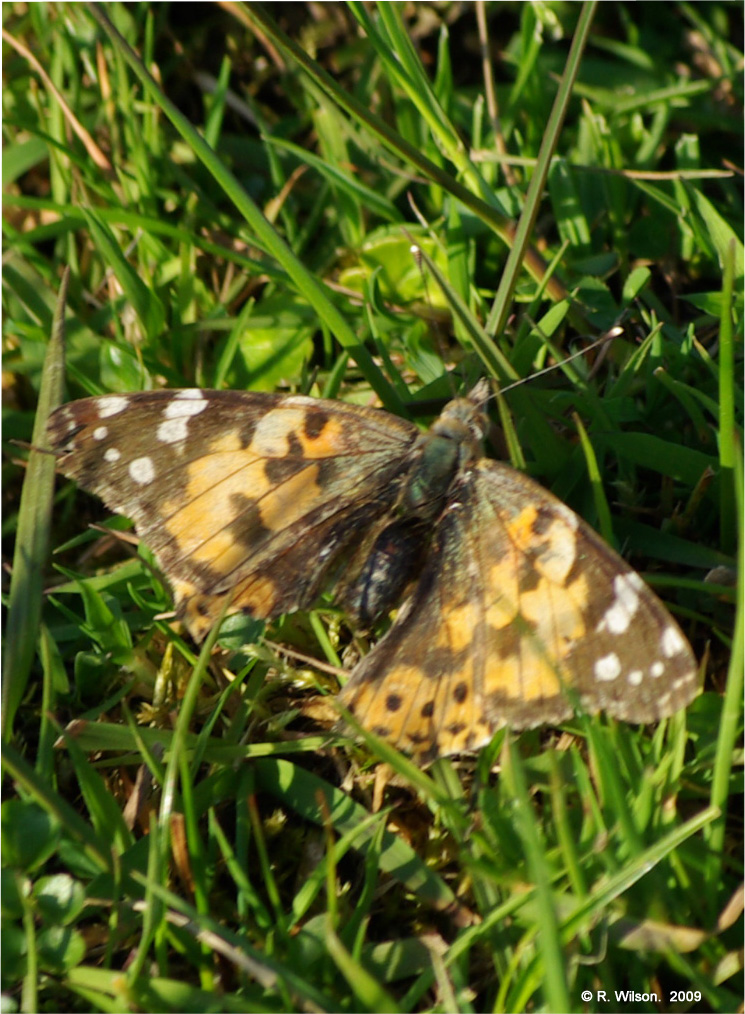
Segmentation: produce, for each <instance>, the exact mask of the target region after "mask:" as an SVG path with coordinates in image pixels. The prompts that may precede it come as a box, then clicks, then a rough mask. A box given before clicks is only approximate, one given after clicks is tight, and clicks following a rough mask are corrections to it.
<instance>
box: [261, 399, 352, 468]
mask: <svg viewBox="0 0 745 1014" xmlns="http://www.w3.org/2000/svg"><path fill="white" fill-rule="evenodd" d="M309 418H312V414H311V413H310V411H309V410H308V409H305V408H302V407H298V408H282V409H279V408H278V409H274V410H273V411H272V412H267V413H266V415H264V416H263V417H262V418H261V419H259V421H258V423H257V424H256V429H255V430H254V433H253V437H252V439H251V444H250V447H249V450H250V451H252V452H253V453H254V454H257V455H259V456H260V457H264V458H284V457H286V456H288V455H290V454H291V453H292V452H291V445H292V443H293V442H296V443H298V444H300V446H301V447H302V450H303V456H304V457H307V458H309V459H313V458H332V457H334V456H335V455H337V454H340V453H342V452H343V451H344V450H345V448H346V446H347V441H345V440H344V439H343V438H344V430H343V427H342V423H341V421H340V420H339V419H337V418H336V417H334V416H328V417H327V419H326V420H325V422H324V425H323V426H322V427H321V429H320V431H319V432H318V433H317V434H309V433H307V432H306V423H307V422H308V420H309Z"/></svg>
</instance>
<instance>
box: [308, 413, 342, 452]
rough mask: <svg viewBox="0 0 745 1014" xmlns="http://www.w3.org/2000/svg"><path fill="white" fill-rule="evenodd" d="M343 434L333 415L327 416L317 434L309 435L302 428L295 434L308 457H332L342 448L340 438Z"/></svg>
mask: <svg viewBox="0 0 745 1014" xmlns="http://www.w3.org/2000/svg"><path fill="white" fill-rule="evenodd" d="M343 436H344V430H343V427H342V424H341V421H340V420H339V419H337V418H336V417H335V416H329V418H328V419H327V420H326V422H325V423H324V425H323V428H322V429H321V431H320V432H319V433H317V434H314V435H309V434H308V433H305V432H304V431H302V430H301V431H300V432H298V434H297V438H298V440H299V441H300V443H301V444H302V445H303V451H304V452H305V454H306V455H307V457H309V458H333V457H334V455H336V454H338V453H339V452H340V450H341V449H342V446H343V445H342V441H341V439H340V438H342V437H343Z"/></svg>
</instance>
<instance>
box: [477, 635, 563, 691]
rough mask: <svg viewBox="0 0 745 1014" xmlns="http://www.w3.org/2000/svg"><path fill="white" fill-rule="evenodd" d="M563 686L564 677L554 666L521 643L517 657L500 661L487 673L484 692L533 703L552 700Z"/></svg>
mask: <svg viewBox="0 0 745 1014" xmlns="http://www.w3.org/2000/svg"><path fill="white" fill-rule="evenodd" d="M566 682H567V679H566V675H565V674H564V673H563V672H559V670H558V668H557V666H556V665H554V664H552V663H551V661H550V660H549V659H548V658H547V657H546V656H545V655H542V654H540V653H539V652H538V651H536V650H535V649H534V648H533V647H532V646H531V645H530V643H529V642H527V641H523V642H522V644H521V645H520V651H519V653H518V654H515V655H512V656H510V657H508V658H503V659H500V660H499V664H498V665H497V666H495V667H494V668H493V669H491V670H490V671H489V672H488V673H487V677H486V692H487V694H489V693H499V694H504V696H505V697H507V698H512V700H517V701H535V700H540V699H542V698H545V697H555V696H556V694H558V693H560V691H561V687H562V686H563V685H564V684H565V683H566Z"/></svg>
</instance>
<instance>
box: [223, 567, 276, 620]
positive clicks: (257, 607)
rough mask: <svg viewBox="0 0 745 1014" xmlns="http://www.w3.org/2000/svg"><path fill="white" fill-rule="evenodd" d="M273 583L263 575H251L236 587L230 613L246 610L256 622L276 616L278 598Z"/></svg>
mask: <svg viewBox="0 0 745 1014" xmlns="http://www.w3.org/2000/svg"><path fill="white" fill-rule="evenodd" d="M277 592H278V589H277V586H276V584H275V583H274V581H272V579H271V578H270V577H266V576H265V575H261V576H259V575H256V574H254V575H252V576H251V577H247V578H246V579H245V580H244V581H241V582H240V584H238V585H237V586H236V589H235V594H234V595H233V602H232V605H231V611H235V610H237V609H246V610H247V611H248V612H250V613H251V615H252V616H253V617H255V618H256V619H257V620H265V619H267V618H268V617H270V616H272V615H276V613H275V610H276V606H277V602H278V599H279V596H278V594H277Z"/></svg>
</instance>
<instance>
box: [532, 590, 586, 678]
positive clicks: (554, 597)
mask: <svg viewBox="0 0 745 1014" xmlns="http://www.w3.org/2000/svg"><path fill="white" fill-rule="evenodd" d="M520 614H521V616H523V617H524V618H525V620H526V621H527V622H528V623H529V624H531V625H532V627H531V630H530V633H528V634H526V636H525V640H526V642H527V645H528V646H529V647H530V648H532V649H533V650H535V651H536V652H538V653H540V654H541V655H542V656H543V657H544V658H547V659H556V660H557V662H559V661H561V660H562V659H564V658H565V657H566V656H567V654H568V653H569V651H570V650H571V648H572V646H573V645H574V643H575V642H576V641H577V640H579V638H581V637H583V636H584V635H585V622H584V618H583V615H582V607H581V605H580V604H578V603H577V602H576V601H574V599H573V598H572V596H571V595H569V594H568V593H567V590H566V589H565V588H557V587H556V586H555V585H552V584H551V583H550V582H548V581H547V580H546V579H545V578H544V579H543V580H541V581H539V583H538V585H537V586H536V587H535V588H534V589H533V590H532V591H529V592H525V593H524V594H523V595H521V596H520Z"/></svg>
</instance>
